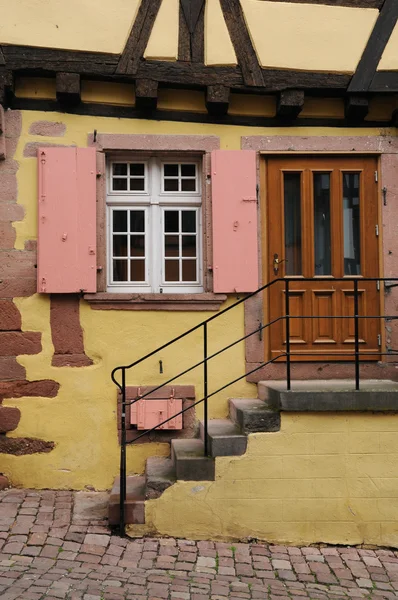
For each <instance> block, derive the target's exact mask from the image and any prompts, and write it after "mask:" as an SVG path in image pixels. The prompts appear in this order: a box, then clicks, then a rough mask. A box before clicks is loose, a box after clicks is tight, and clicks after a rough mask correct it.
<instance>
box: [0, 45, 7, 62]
mask: <svg viewBox="0 0 398 600" xmlns="http://www.w3.org/2000/svg"><path fill="white" fill-rule="evenodd" d="M5 64H6V60H5V58H4V54H3V50H2V48H1V46H0V67H2V66H3V65H5Z"/></svg>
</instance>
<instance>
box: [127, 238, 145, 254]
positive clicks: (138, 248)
mask: <svg viewBox="0 0 398 600" xmlns="http://www.w3.org/2000/svg"><path fill="white" fill-rule="evenodd" d="M130 255H131V256H145V237H144V236H143V235H132V236H130Z"/></svg>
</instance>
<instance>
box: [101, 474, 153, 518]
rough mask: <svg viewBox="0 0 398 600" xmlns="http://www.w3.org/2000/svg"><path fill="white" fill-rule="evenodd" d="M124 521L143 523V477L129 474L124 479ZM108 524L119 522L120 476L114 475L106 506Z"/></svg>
mask: <svg viewBox="0 0 398 600" xmlns="http://www.w3.org/2000/svg"><path fill="white" fill-rule="evenodd" d="M126 483H127V485H126V501H125V515H124V518H125V522H126V523H129V524H134V525H142V524H144V523H145V477H142V476H139V475H138V476H129V477H127V481H126ZM108 518H109V525H111V526H115V525H118V524H119V518H120V477H116V479H115V481H114V484H113V488H112V491H111V495H110V497H109V506H108Z"/></svg>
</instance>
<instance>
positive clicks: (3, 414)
mask: <svg viewBox="0 0 398 600" xmlns="http://www.w3.org/2000/svg"><path fill="white" fill-rule="evenodd" d="M20 418H21V411H20V410H19V408H14V407H12V406H0V433H6V432H7V431H13V430H14V429H16V428H17V426H18V423H19V420H20Z"/></svg>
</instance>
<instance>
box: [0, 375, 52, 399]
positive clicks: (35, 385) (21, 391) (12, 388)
mask: <svg viewBox="0 0 398 600" xmlns="http://www.w3.org/2000/svg"><path fill="white" fill-rule="evenodd" d="M58 390H59V383H57V382H56V381H53V380H52V379H41V380H39V381H26V380H23V381H1V382H0V400H2V399H4V398H22V397H23V396H36V397H37V396H43V397H45V398H55V396H56V395H57V393H58Z"/></svg>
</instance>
